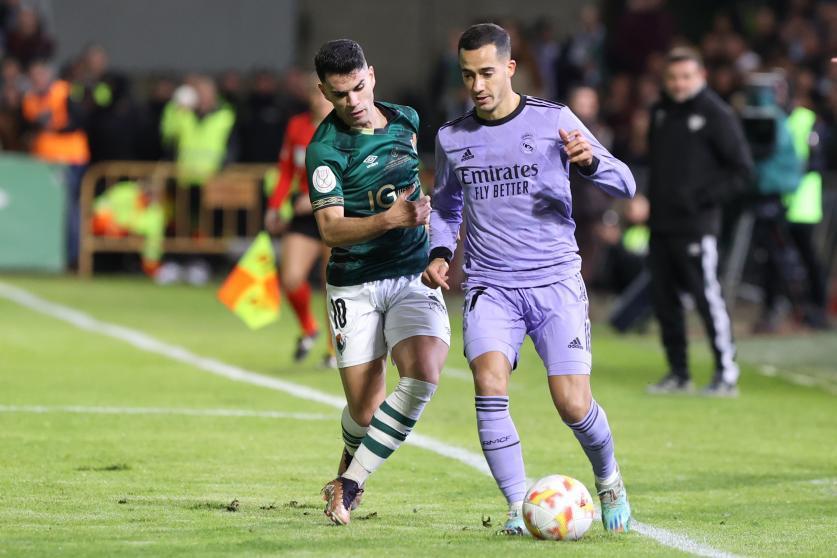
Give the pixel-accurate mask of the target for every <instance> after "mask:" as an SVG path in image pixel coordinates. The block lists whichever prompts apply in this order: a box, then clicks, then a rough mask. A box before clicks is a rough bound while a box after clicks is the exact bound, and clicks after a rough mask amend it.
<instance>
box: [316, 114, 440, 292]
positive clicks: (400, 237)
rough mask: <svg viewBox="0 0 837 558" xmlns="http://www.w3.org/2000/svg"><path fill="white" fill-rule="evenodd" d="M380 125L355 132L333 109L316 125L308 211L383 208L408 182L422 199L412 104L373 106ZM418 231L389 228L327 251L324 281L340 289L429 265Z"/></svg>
mask: <svg viewBox="0 0 837 558" xmlns="http://www.w3.org/2000/svg"><path fill="white" fill-rule="evenodd" d="M375 105H376V106H377V107H378V108H379V109H380V110H381V112H383V113H384V115H385V116H386V117H387V120H388V123H387V126H386V128H382V129H376V130H369V131H365V130H353V129H351V128H349V127H348V126H347V125H346V124H345V123H344V122H343V121H342V120H340V118H339V117H338V116H337V115H336V114H335V113H334V112H332V113H331V114H330V115H328V117H326V119H325V120H323V122H322V123H321V124H320V126H319V127H318V128H317V131H316V132H315V133H314V137H313V138H312V139H311V143H310V144H309V145H308V149H307V152H306V155H305V166H306V168H307V172H308V185H309V187H308V195H309V196H310V198H311V205H312V207H313V208H314V211H318V210H320V209H323V208H325V207H331V206H334V205H340V206H343V208H344V209H343V210H344V215H345V216H346V217H369V216H371V215H375V214H376V213H380V212H382V211H386V210H387V209H388V208H389V207H390V206H391V205H392V204H393V203H394V202H395V198H396V196H398V195H399V194H400V193H401V192H403V191H404V190H406V189H408V188H409V187H410V186H412V185H413V184H415V185H416V191H415V192H414V193H413V194H412V195H411V196H410V199H411V200H413V201H414V200H417V199H418V198H419V196H420V195H421V185H420V184H419V178H418V167H419V160H418V154H417V152H416V143H415V142H416V133H417V132H418V124H419V120H418V114H416V111H415V110H413V109H412V108H410V107H406V106H401V105H394V104H392V103H382V102H376V103H375ZM427 255H428V239H427V232H426V230H425V228H424V227H415V228H409V229H393V230H391V231H389V232H387V233H385V234H383V235H381V236H379V237H377V238H373V239H372V240H367V241H366V242H360V243H358V244H353V245H351V246H338V247H335V248H333V249H332V251H331V259H330V260H329V262H328V270H327V272H326V277H327V280H328V283H329V284H330V285H334V286H338V287H344V286H347V285H358V284H361V283H365V282H367V281H377V280H379V279H387V278H390V277H400V276H403V275H412V274H414V273H421V272H422V271H424V268H425V266H426V265H427Z"/></svg>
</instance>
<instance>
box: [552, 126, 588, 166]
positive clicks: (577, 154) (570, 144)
mask: <svg viewBox="0 0 837 558" xmlns="http://www.w3.org/2000/svg"><path fill="white" fill-rule="evenodd" d="M558 135H560V136H561V141H562V142H564V151H565V152H566V153H567V155H569V157H570V163H573V164H576V165H578V166H579V167H589V166H590V165H592V164H593V148H592V147H590V143H589V142H588V141H587V139H586V138H585V137H584V136H583V135H582V134H581V132H580V131H579V130H573V131H572V132H569V133H568V132H567V131H566V130H564V129H563V128H561V129H559V130H558Z"/></svg>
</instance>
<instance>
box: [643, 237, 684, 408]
mask: <svg viewBox="0 0 837 558" xmlns="http://www.w3.org/2000/svg"><path fill="white" fill-rule="evenodd" d="M672 244H674V241H673V240H672V239H670V238H666V237H661V236H658V235H654V234H652V235H651V242H650V245H649V252H648V265H649V268H650V271H651V298H652V302H653V304H654V313H655V314H656V316H657V321H658V322H659V323H660V336H661V338H662V342H663V348H664V349H665V353H666V359H667V361H668V367H669V369H668V372H667V373H666V375H665V376H664V377H663V378H662V379H661V380H660V381H659V382H658V383H656V384H654V385H651V386H648V392H649V393H688V392H691V391H692V382H691V379H690V374H689V367H688V364H687V361H686V316H685V314H684V312H683V303H682V302H681V300H680V292H679V281H678V274H677V273H676V272H675V263H676V262H675V258H681V259H682V258H685V257H686V255H685V254H677V253H675V252H676V250H674V248H675V247H673V246H672ZM683 250H685V247H684V248H683Z"/></svg>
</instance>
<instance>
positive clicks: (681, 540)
mask: <svg viewBox="0 0 837 558" xmlns="http://www.w3.org/2000/svg"><path fill="white" fill-rule="evenodd" d="M0 296H2V297H3V298H6V299H7V300H10V301H12V302H15V303H17V304H20V305H21V306H25V307H26V308H29V309H31V310H35V311H37V312H40V313H42V314H46V315H47V316H51V317H53V318H56V319H59V320H62V321H64V322H67V323H70V324H72V325H74V326H76V327H78V328H79V329H83V330H85V331H90V332H93V333H97V334H100V335H105V336H107V337H112V338H114V339H118V340H120V341H124V342H125V343H128V344H129V345H133V346H134V347H136V348H138V349H140V350H143V351H146V352H150V353H155V354H158V355H162V356H165V357H168V358H170V359H172V360H176V361H178V362H182V363H184V364H187V365H189V366H193V367H195V368H199V369H201V370H203V371H205V372H209V373H210V374H214V375H216V376H221V377H224V378H228V379H230V380H233V381H236V382H244V383H248V384H253V385H257V386H262V387H266V388H269V389H273V390H276V391H281V392H284V393H287V394H289V395H293V396H295V397H299V398H300V399H305V400H308V401H314V402H317V403H322V404H324V405H328V406H330V407H334V408H336V409H342V408H343V406H344V405H345V404H346V403H345V400H344V399H343V398H342V397H337V396H334V395H330V394H327V393H324V392H321V391H318V390H316V389H313V388H309V387H307V386H303V385H299V384H295V383H292V382H287V381H285V380H280V379H278V378H272V377H270V376H264V375H262V374H258V373H256V372H250V371H249V370H245V369H243V368H239V367H237V366H233V365H231V364H226V363H224V362H221V361H220V360H216V359H213V358H209V357H202V356H199V355H196V354H194V353H192V352H191V351H189V350H187V349H185V348H183V347H178V346H177V345H170V344H168V343H164V342H162V341H159V340H157V339H155V338H153V337H151V336H150V335H147V334H145V333H142V332H140V331H136V330H133V329H129V328H126V327H122V326H118V325H115V324H110V323H107V322H102V321H100V320H97V319H96V318H94V317H92V316H90V315H88V314H85V313H83V312H79V311H78V310H75V309H73V308H70V307H67V306H62V305H60V304H56V303H54V302H49V301H48V300H45V299H42V298H40V297H38V296H35V295H33V294H31V293H29V292H28V291H25V290H23V289H20V288H18V287H14V286H12V285H9V284H7V283H3V282H0ZM406 443H408V444H411V445H414V446H418V447H421V448H424V449H427V450H429V451H432V452H434V453H436V454H438V455H441V456H444V457H449V458H451V459H454V460H456V461H459V462H460V463H462V464H464V465H468V466H469V467H473V468H474V469H476V470H478V471H480V472H481V473H484V474H487V475H490V474H491V471H490V470H489V468H488V465H487V464H486V462H485V459H484V458H483V456H482V455H480V454H478V453H475V452H472V451H468V450H467V449H465V448H461V447H458V446H454V445H451V444H448V443H445V442H442V441H440V440H436V439H435V438H431V437H429V436H424V435H422V434H418V433H416V432H412V433H411V434H410V437H409V438H407V441H406ZM632 525H633V526H634V529H635V530H636V531H637V532H638V533H640V534H641V535H644V536H646V537H648V538H651V539H653V540H655V541H657V542H658V543H660V544H662V545H664V546H667V547H670V548H674V549H676V550H680V551H682V552H687V553H690V554H694V555H696V556H704V557H706V558H741V557H740V556H738V555H735V554H731V553H728V552H725V551H723V550H717V549H715V548H712V547H710V546H707V545H704V544H701V543H699V542H696V541H694V540H692V539H690V538H688V537H687V536H685V535H680V534H678V533H674V532H672V531H668V530H666V529H662V528H659V527H654V526H651V525H646V524H644V523H639V522H636V521H634V522H633V523H632Z"/></svg>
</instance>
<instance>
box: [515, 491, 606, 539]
mask: <svg viewBox="0 0 837 558" xmlns="http://www.w3.org/2000/svg"><path fill="white" fill-rule="evenodd" d="M595 513H596V510H595V508H594V507H593V499H592V498H591V497H590V492H588V491H587V488H586V487H585V486H584V485H583V484H581V482H579V481H577V480H576V479H574V478H572V477H566V476H564V475H550V476H548V477H544V478H542V479H541V480H539V481H538V482H536V483H535V484H533V485H532V487H531V488H530V489H529V492H527V493H526V496H525V498H524V499H523V522H524V523H525V524H526V528H527V529H529V532H530V533H532V535H533V536H534V537H535V538H538V539H548V540H553V541H567V540H569V541H576V540H578V539H580V538H581V537H583V536H584V533H586V532H587V529H589V528H590V525H592V524H593V519H594V515H595Z"/></svg>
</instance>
